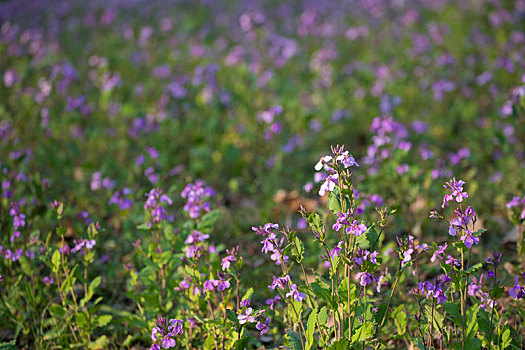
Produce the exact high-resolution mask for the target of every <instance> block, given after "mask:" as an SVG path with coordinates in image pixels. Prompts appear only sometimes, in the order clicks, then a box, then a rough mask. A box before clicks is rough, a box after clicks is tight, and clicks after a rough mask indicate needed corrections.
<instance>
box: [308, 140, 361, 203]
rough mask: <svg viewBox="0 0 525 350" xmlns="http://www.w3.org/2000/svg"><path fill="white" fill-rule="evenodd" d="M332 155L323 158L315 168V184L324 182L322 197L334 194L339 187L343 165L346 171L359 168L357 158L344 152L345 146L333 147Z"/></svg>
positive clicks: (321, 189) (321, 188) (321, 190)
mask: <svg viewBox="0 0 525 350" xmlns="http://www.w3.org/2000/svg"><path fill="white" fill-rule="evenodd" d="M332 153H333V155H332V156H329V155H327V156H323V157H321V159H319V161H318V162H317V164H315V166H314V169H315V170H316V171H317V173H315V175H314V180H315V182H321V181H324V182H323V183H322V184H321V187H320V188H319V195H320V196H321V197H322V196H324V195H325V193H326V192H327V191H328V192H332V191H333V190H334V189H335V187H336V186H338V185H339V181H340V179H339V172H338V170H339V167H340V166H341V165H342V166H343V167H344V169H347V168H349V167H352V166H355V167H358V166H359V164H357V162H356V161H355V158H354V157H353V156H352V155H350V153H349V152H348V151H345V150H344V146H341V147H339V146H335V147H332ZM321 170H323V171H321Z"/></svg>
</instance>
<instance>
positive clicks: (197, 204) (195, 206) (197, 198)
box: [180, 180, 215, 219]
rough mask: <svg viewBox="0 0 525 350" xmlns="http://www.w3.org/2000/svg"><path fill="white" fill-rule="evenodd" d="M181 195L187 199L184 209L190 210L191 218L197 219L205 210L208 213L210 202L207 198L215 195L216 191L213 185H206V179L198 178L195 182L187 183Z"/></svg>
mask: <svg viewBox="0 0 525 350" xmlns="http://www.w3.org/2000/svg"><path fill="white" fill-rule="evenodd" d="M180 196H181V197H182V198H185V199H187V202H186V204H185V205H184V210H185V211H186V212H188V214H189V215H190V218H192V219H196V218H198V217H199V216H200V215H201V214H202V213H203V212H204V213H207V212H209V211H210V203H209V202H207V199H208V198H209V197H215V191H214V190H213V189H212V188H211V187H209V186H206V183H205V182H204V181H202V180H196V181H195V183H189V184H187V185H186V187H184V190H183V191H182V193H181V194H180Z"/></svg>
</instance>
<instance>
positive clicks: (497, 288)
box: [489, 286, 505, 300]
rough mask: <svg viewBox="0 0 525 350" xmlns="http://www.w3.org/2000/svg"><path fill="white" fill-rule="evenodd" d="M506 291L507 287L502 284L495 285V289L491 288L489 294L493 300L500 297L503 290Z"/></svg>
mask: <svg viewBox="0 0 525 350" xmlns="http://www.w3.org/2000/svg"><path fill="white" fill-rule="evenodd" d="M504 291H505V288H503V287H501V286H495V287H494V288H493V289H491V290H490V292H489V295H490V298H491V299H492V300H495V299H498V298H499V297H501V296H502V295H503V292H504Z"/></svg>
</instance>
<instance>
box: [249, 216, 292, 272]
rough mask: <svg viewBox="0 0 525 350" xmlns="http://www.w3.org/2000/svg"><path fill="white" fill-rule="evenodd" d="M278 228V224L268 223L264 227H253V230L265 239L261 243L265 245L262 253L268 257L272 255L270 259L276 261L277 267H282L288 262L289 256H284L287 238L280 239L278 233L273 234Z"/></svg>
mask: <svg viewBox="0 0 525 350" xmlns="http://www.w3.org/2000/svg"><path fill="white" fill-rule="evenodd" d="M278 228H279V225H278V224H272V223H267V224H265V225H264V226H259V227H252V230H253V231H255V233H257V234H258V235H260V236H263V237H264V239H263V240H262V241H261V243H262V245H263V247H262V249H261V251H262V252H263V253H265V254H267V255H268V254H270V259H272V261H275V264H276V265H281V264H283V263H286V262H287V261H288V256H287V255H283V254H282V251H283V248H284V247H283V245H284V239H285V238H284V237H281V238H280V239H278V238H277V235H276V233H275V232H273V229H278Z"/></svg>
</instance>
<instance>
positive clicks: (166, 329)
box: [150, 317, 184, 350]
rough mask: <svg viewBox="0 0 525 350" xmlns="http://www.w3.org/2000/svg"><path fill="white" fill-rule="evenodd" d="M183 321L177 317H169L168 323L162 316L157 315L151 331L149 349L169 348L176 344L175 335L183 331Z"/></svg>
mask: <svg viewBox="0 0 525 350" xmlns="http://www.w3.org/2000/svg"><path fill="white" fill-rule="evenodd" d="M183 324H184V322H183V321H182V320H179V319H170V321H169V325H168V323H167V322H166V319H165V318H164V317H159V318H158V319H157V322H156V323H155V327H153V329H152V331H151V340H153V344H152V345H151V348H150V350H160V349H171V348H174V347H175V345H177V342H176V341H175V339H174V338H175V336H177V335H180V334H182V333H183Z"/></svg>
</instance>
